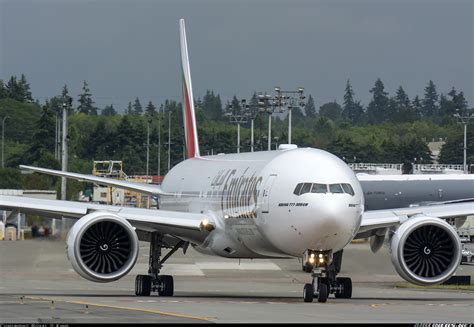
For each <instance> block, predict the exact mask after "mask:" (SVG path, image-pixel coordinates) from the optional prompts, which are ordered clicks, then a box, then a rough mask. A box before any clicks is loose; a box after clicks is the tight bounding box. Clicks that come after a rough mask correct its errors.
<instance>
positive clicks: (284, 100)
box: [275, 86, 306, 144]
mask: <svg viewBox="0 0 474 327" xmlns="http://www.w3.org/2000/svg"><path fill="white" fill-rule="evenodd" d="M275 92H276V96H275V99H276V101H277V106H278V107H279V111H280V112H284V111H285V110H287V111H288V144H291V118H292V110H293V109H296V108H299V107H304V106H305V103H304V99H306V96H304V95H303V93H304V88H303V87H301V86H300V87H298V90H296V91H283V90H282V89H281V87H279V86H276V87H275ZM285 108H286V109H285Z"/></svg>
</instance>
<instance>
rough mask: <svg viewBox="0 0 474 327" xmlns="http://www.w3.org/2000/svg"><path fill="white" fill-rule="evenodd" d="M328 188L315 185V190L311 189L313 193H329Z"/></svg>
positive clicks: (324, 185)
mask: <svg viewBox="0 0 474 327" xmlns="http://www.w3.org/2000/svg"><path fill="white" fill-rule="evenodd" d="M327 192H328V186H327V185H326V184H317V183H314V184H313V188H312V189H311V193H327Z"/></svg>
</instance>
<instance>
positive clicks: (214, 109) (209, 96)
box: [202, 90, 224, 121]
mask: <svg viewBox="0 0 474 327" xmlns="http://www.w3.org/2000/svg"><path fill="white" fill-rule="evenodd" d="M202 107H203V110H204V113H205V114H206V116H207V118H208V119H210V120H216V121H223V120H224V115H223V111H222V102H221V98H220V96H219V95H214V91H209V90H207V91H206V95H204V98H203V99H202Z"/></svg>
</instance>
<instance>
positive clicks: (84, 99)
mask: <svg viewBox="0 0 474 327" xmlns="http://www.w3.org/2000/svg"><path fill="white" fill-rule="evenodd" d="M77 101H78V102H79V106H78V107H77V111H78V112H80V113H83V114H86V115H92V116H97V109H96V108H95V107H94V105H93V104H94V101H92V94H91V93H90V89H89V86H88V84H87V82H86V81H84V84H83V85H82V93H81V94H79V99H78V100H77Z"/></svg>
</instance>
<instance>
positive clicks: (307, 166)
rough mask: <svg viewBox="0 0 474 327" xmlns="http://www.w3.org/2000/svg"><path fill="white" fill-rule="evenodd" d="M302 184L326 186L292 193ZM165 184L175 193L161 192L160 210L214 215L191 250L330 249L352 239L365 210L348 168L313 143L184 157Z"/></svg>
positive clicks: (284, 252) (260, 253) (250, 254)
mask: <svg viewBox="0 0 474 327" xmlns="http://www.w3.org/2000/svg"><path fill="white" fill-rule="evenodd" d="M300 183H318V184H323V185H327V187H328V189H327V190H328V191H327V192H318V193H314V192H305V193H304V194H301V195H297V194H294V193H295V192H294V191H295V188H296V186H297V185H298V184H300ZM331 184H346V185H345V186H347V184H349V185H351V187H352V189H353V195H352V194H348V193H343V192H341V193H334V192H330V189H331V188H330V187H329V185H331ZM162 189H163V191H165V192H167V193H170V194H173V196H161V197H160V201H159V205H160V208H161V209H164V210H173V211H182V212H193V213H205V214H207V215H209V216H210V217H212V218H213V220H214V224H215V227H216V229H215V230H214V231H213V232H212V233H210V234H209V236H208V237H207V238H206V240H205V241H204V242H202V244H199V245H198V246H197V247H196V249H197V250H200V251H203V252H207V253H212V254H217V255H221V256H225V257H235V258H237V257H238V258H257V257H287V256H301V255H302V254H303V253H304V252H305V251H306V250H308V249H313V250H332V251H333V252H335V251H338V250H340V249H342V248H343V247H344V246H345V245H346V244H348V243H349V242H350V241H351V240H352V239H353V237H354V236H355V234H356V233H357V231H358V229H359V226H360V222H361V217H362V213H363V211H364V198H363V192H362V189H361V186H360V183H359V181H358V180H357V178H356V176H355V175H354V173H353V172H352V170H351V169H350V168H349V167H348V166H347V165H346V164H345V163H344V162H343V161H342V160H340V159H339V158H337V157H336V156H334V155H332V154H330V153H328V152H325V151H322V150H317V149H311V148H301V149H292V150H278V151H266V152H253V153H243V154H229V155H216V156H207V157H198V158H192V159H188V160H185V161H183V162H181V163H180V164H179V165H177V166H176V167H174V168H173V169H172V170H171V171H170V172H169V173H168V174H167V175H166V178H165V179H164V181H163V184H162ZM336 189H338V188H337V185H336ZM339 189H340V187H339Z"/></svg>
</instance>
